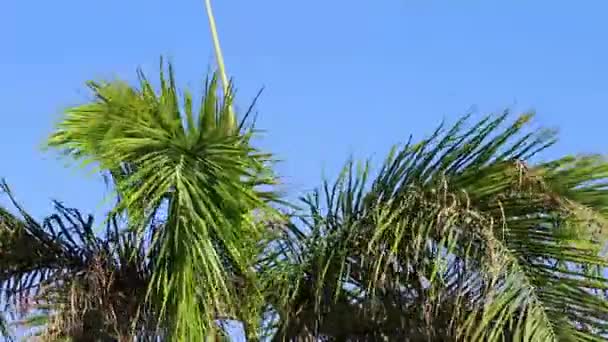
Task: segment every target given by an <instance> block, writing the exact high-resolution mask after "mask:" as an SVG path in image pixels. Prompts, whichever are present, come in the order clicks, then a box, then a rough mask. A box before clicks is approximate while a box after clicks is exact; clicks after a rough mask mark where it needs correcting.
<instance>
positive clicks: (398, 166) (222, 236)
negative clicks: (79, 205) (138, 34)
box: [0, 65, 608, 341]
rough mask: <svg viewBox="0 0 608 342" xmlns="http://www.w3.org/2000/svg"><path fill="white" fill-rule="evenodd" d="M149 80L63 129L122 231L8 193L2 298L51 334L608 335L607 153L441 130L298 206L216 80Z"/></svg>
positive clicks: (109, 95) (70, 116)
mask: <svg viewBox="0 0 608 342" xmlns="http://www.w3.org/2000/svg"><path fill="white" fill-rule="evenodd" d="M161 67H162V65H161ZM139 75H140V82H139V87H137V88H136V87H132V86H130V85H128V84H126V83H123V82H119V81H116V82H109V83H103V82H91V83H90V84H89V85H90V88H91V90H92V91H93V94H94V96H95V97H94V100H92V101H91V102H89V103H87V104H84V105H82V106H77V107H74V108H71V109H69V110H68V111H67V112H66V113H65V116H64V117H63V118H62V120H61V121H60V122H59V124H58V125H57V129H56V131H55V133H54V134H53V135H52V136H51V138H50V139H49V146H50V147H52V148H55V149H58V150H59V151H61V152H63V153H64V154H65V155H66V156H67V157H68V158H71V159H73V160H76V161H78V162H80V163H81V164H82V165H95V167H97V168H98V169H99V170H100V171H101V172H103V173H104V174H106V175H107V176H108V178H109V179H110V180H111V185H112V187H113V189H114V190H115V193H116V206H115V208H114V209H113V211H112V212H111V213H109V214H108V217H107V220H106V231H105V234H103V233H95V232H94V231H93V222H92V219H91V218H89V217H85V216H83V215H81V214H80V212H78V211H77V210H74V209H69V208H66V207H64V206H63V205H62V204H60V203H56V208H55V209H56V213H55V214H53V215H51V216H49V217H48V218H46V219H45V220H44V221H43V222H41V223H40V222H37V221H36V220H34V219H33V218H32V217H31V216H30V215H28V214H27V212H26V211H25V210H24V209H23V208H21V207H20V206H19V204H18V203H17V202H16V201H15V200H14V198H13V196H12V194H11V193H10V191H9V189H8V186H7V185H6V184H3V185H2V191H3V192H4V193H5V194H6V195H7V196H8V198H9V199H10V200H11V201H12V203H13V206H14V209H16V212H17V214H13V213H12V212H11V211H9V210H8V209H4V208H0V289H1V290H2V294H3V295H4V298H3V299H4V302H6V303H7V305H8V306H7V309H8V311H12V312H19V313H21V314H22V315H23V316H24V318H23V319H21V320H20V321H19V323H20V324H22V325H27V326H38V325H41V327H42V328H43V329H42V330H41V333H42V334H43V335H42V336H44V338H46V339H62V338H63V339H65V338H72V339H78V338H87V337H91V336H90V335H91V334H92V335H94V336H95V337H97V338H102V337H104V336H105V337H107V338H108V339H110V338H116V339H121V340H132V339H133V338H139V339H143V340H145V339H146V338H147V339H158V338H160V339H166V340H184V341H198V340H204V339H207V338H216V339H220V338H226V336H225V335H226V332H225V331H224V329H223V326H222V323H225V322H226V321H238V322H241V323H242V324H243V326H244V328H245V334H246V336H247V338H248V340H259V339H267V340H274V341H285V340H290V341H291V340H338V341H340V340H342V341H347V340H348V341H368V340H396V341H399V340H414V341H419V340H441V341H510V340H515V341H570V340H572V341H579V340H580V341H597V340H604V339H606V337H607V336H608V300H607V298H606V294H607V293H608V292H606V291H607V290H608V279H607V278H606V271H607V270H606V268H607V266H608V265H607V263H608V261H607V260H606V256H605V254H604V252H605V250H604V247H605V244H606V237H607V234H608V231H607V228H608V225H607V221H606V220H607V218H608V217H607V216H608V183H607V180H608V162H607V161H606V159H605V158H603V157H601V156H596V155H582V156H566V157H563V158H559V159H556V160H549V161H545V162H537V163H534V162H532V160H536V159H537V158H536V156H538V155H539V153H541V152H542V151H543V150H544V149H546V148H548V147H550V146H551V145H552V144H553V143H554V142H555V134H554V133H553V132H551V131H546V130H538V131H529V130H528V129H527V124H528V122H529V121H530V119H531V118H532V115H522V116H520V117H519V118H517V119H516V120H514V121H513V122H511V123H509V122H508V118H509V115H508V114H507V113H505V114H503V115H499V116H489V117H486V118H483V119H482V120H479V121H477V122H470V120H469V118H468V117H465V118H462V119H461V120H459V121H458V122H456V124H455V125H453V126H445V125H443V124H442V125H441V126H440V127H438V128H437V130H436V131H435V132H433V134H431V135H430V136H429V137H428V138H426V139H424V140H422V141H421V142H419V143H412V142H411V140H410V142H409V143H408V144H406V145H405V146H402V147H398V148H395V149H393V150H392V151H391V153H390V154H389V156H388V157H387V159H386V160H385V162H384V163H383V164H382V166H381V168H380V169H379V170H378V171H377V172H372V171H371V167H370V163H361V164H358V163H356V162H354V161H350V162H348V163H347V165H346V167H345V168H344V171H343V173H342V174H341V175H340V176H339V177H338V179H337V180H336V181H335V182H333V183H330V182H325V183H324V184H323V185H322V186H321V187H320V188H319V189H318V190H316V191H314V192H312V193H311V194H308V195H307V196H305V197H303V198H302V205H303V207H304V209H303V210H299V211H296V212H295V213H292V214H290V215H284V214H279V213H278V210H276V209H274V207H276V206H275V205H273V203H276V201H277V200H278V199H277V195H276V194H274V193H273V192H272V191H268V190H269V189H270V190H272V185H273V184H274V183H275V178H274V176H273V174H272V170H271V169H270V163H271V156H270V155H268V154H265V153H263V152H261V151H259V150H257V149H256V148H254V147H253V146H252V143H251V140H252V137H254V134H255V131H254V130H253V129H252V128H251V127H245V119H243V120H242V121H241V123H240V124H239V125H238V126H237V125H236V124H235V120H234V117H233V114H232V111H231V102H232V97H231V96H230V95H227V96H224V97H219V96H218V95H217V91H218V89H217V80H216V78H215V77H212V78H210V79H207V81H206V83H205V85H206V87H205V91H204V94H203V96H202V99H201V101H200V106H199V107H198V108H195V107H196V106H194V105H193V103H194V99H193V96H192V95H191V94H190V93H189V92H184V93H183V95H182V96H181V97H180V96H178V90H177V88H176V85H175V79H174V75H173V70H172V68H171V66H169V67H168V73H167V74H165V73H163V72H161V75H160V85H159V88H160V89H159V90H158V91H156V90H155V88H154V87H153V86H152V84H151V83H150V82H149V81H148V80H147V79H146V78H145V77H144V75H143V74H142V73H140V74H139ZM246 117H247V114H246V115H245V118H246ZM24 303H29V304H30V305H29V306H28V305H26V306H25V308H24V305H23V304H24ZM87 332H88V333H89V336H87V335H86V334H87Z"/></svg>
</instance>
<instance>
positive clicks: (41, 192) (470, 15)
mask: <svg viewBox="0 0 608 342" xmlns="http://www.w3.org/2000/svg"><path fill="white" fill-rule="evenodd" d="M215 11H216V17H217V20H218V25H219V31H220V36H221V39H222V44H223V49H224V53H225V58H226V63H227V67H228V71H229V73H230V74H231V76H233V77H234V79H235V81H236V86H237V88H238V103H239V104H240V106H241V107H246V106H247V105H248V104H249V101H250V100H251V98H252V97H253V96H254V94H255V93H256V92H257V91H258V90H259V89H260V88H261V87H262V86H265V92H264V95H263V97H262V98H261V100H260V102H259V106H258V110H259V114H260V120H259V127H260V128H264V129H266V130H267V134H266V137H265V140H264V146H265V147H268V148H269V149H271V150H272V151H273V152H274V153H276V154H277V156H278V157H279V158H281V159H283V160H284V162H282V163H281V164H280V165H279V172H280V174H281V176H282V177H283V180H284V182H285V184H286V190H287V191H289V192H291V193H296V192H298V191H303V190H306V189H309V188H311V187H313V186H315V185H316V184H318V181H319V180H320V179H321V176H322V172H323V170H325V172H326V174H328V175H333V174H335V172H336V170H337V169H338V168H339V167H340V166H341V165H342V163H343V162H344V160H345V159H346V158H347V157H348V156H349V154H351V153H355V155H356V156H358V157H368V156H375V158H376V160H378V159H380V158H381V157H383V156H384V154H385V153H386V151H387V150H388V149H389V147H390V146H391V145H392V144H394V143H398V142H401V141H403V140H405V139H407V136H408V134H410V133H414V134H415V136H416V137H421V136H422V135H424V134H427V133H429V132H430V130H431V129H432V128H434V127H435V126H436V125H437V124H438V123H439V122H440V120H441V119H443V118H446V119H448V120H454V119H455V118H456V117H457V116H458V115H459V114H462V113H465V112H467V111H468V110H469V109H470V108H471V107H474V108H476V109H477V111H478V112H479V113H489V112H498V111H501V110H503V109H504V108H506V107H510V108H513V109H514V110H516V111H524V110H529V109H535V110H536V111H537V112H538V117H537V118H536V123H537V124H542V125H546V126H550V127H558V128H560V130H561V142H560V144H559V145H558V146H557V147H556V148H554V149H553V150H552V152H551V155H557V154H561V153H575V152H601V153H604V152H606V146H607V144H606V142H608V139H607V134H606V128H607V126H608V113H607V109H606V107H607V106H606V100H608V45H607V38H608V21H606V19H605V18H606V13H608V2H606V1H605V0H595V1H591V0H588V1H582V2H572V1H549V0H534V1H523V0H519V1H516V0H509V1H507V0H505V1H490V0H486V1H481V0H479V1H468V0H460V1H429V0H426V1H423V0H415V1H414V0H384V1H353V0H350V1H344V0H331V1H328V0H324V1H323V0H308V1H285V0H283V1H278V0H274V1H270V0H266V1H262V0H259V1H237V0H216V1H215ZM0 32H1V33H0V37H1V40H0V42H1V43H2V53H1V54H0V72H1V73H0V74H1V75H2V86H1V89H2V91H1V92H0V99H1V103H2V107H1V109H0V110H1V111H2V113H1V114H0V115H1V118H2V120H1V121H0V122H1V125H2V126H1V130H0V133H1V134H0V148H1V151H2V153H3V155H2V158H3V161H2V163H1V164H0V176H4V177H6V178H7V179H8V181H9V182H10V184H12V186H13V188H14V191H15V192H16V194H17V195H18V197H19V198H20V199H21V200H22V201H23V202H24V203H25V204H26V205H27V207H28V208H29V209H30V210H31V211H32V212H33V213H34V214H36V215H38V216H41V215H43V214H46V213H47V212H48V209H49V199H50V198H57V199H61V200H64V201H65V202H67V204H69V205H73V206H76V207H78V208H81V209H85V210H87V209H88V210H91V211H98V210H99V203H100V200H101V198H102V196H103V193H104V187H103V184H102V183H101V181H100V179H99V178H98V177H96V176H91V175H89V176H87V175H85V174H84V173H83V172H81V171H78V170H74V169H73V168H65V167H64V164H63V163H62V162H60V161H58V160H56V159H55V158H54V157H53V156H51V155H48V154H44V153H42V152H41V151H40V149H39V146H40V145H41V143H42V142H43V139H44V137H45V136H46V135H47V134H48V133H50V132H51V129H52V124H53V122H54V120H56V118H57V116H58V114H59V113H60V112H61V110H62V108H65V107H66V106H69V105H73V104H78V103H80V102H82V101H84V100H86V99H87V92H86V90H85V88H84V82H85V81H86V80H88V79H91V78H100V77H101V78H109V77H121V78H126V79H134V76H135V69H136V67H138V66H142V67H143V68H144V70H145V71H147V72H148V73H150V74H151V75H154V74H155V73H156V72H157V66H158V60H159V56H160V55H161V54H163V55H166V56H168V57H170V58H171V59H172V60H173V61H174V63H175V65H176V69H177V75H178V79H179V80H180V82H181V84H182V85H185V86H190V87H192V88H194V89H200V87H201V82H200V81H201V80H202V79H203V77H204V76H205V75H206V72H207V70H209V67H210V66H212V64H213V53H212V46H211V43H210V39H209V33H208V29H207V22H206V17H205V15H204V12H203V1H202V0H174V1H168V0H164V1H160V0H145V1H144V0H128V1H125V0H104V1H99V0H88V1H82V0H56V1H31V0H5V1H3V2H2V5H0Z"/></svg>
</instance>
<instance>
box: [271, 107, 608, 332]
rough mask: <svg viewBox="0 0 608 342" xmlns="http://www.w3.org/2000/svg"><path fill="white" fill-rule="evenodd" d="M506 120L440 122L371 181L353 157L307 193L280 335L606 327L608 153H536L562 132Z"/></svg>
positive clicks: (292, 255)
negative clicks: (551, 156) (331, 179)
mask: <svg viewBox="0 0 608 342" xmlns="http://www.w3.org/2000/svg"><path fill="white" fill-rule="evenodd" d="M506 119H507V114H506V113H505V114H504V115H501V116H498V117H495V118H492V117H487V118H485V119H483V120H481V121H479V122H477V123H475V124H474V125H472V127H468V128H466V129H465V124H466V122H467V120H466V118H464V119H462V120H460V121H458V122H457V123H456V124H455V125H454V126H453V127H451V128H449V129H445V130H444V129H443V126H441V127H439V128H438V129H437V130H436V131H435V132H434V133H433V134H432V135H431V136H430V137H429V138H428V139H425V140H423V141H422V142H420V143H418V144H411V143H408V144H407V145H406V146H405V147H403V148H401V149H397V150H394V151H393V152H392V153H391V154H390V156H389V157H388V159H387V160H386V162H385V164H384V165H383V167H382V168H381V170H380V171H379V173H378V174H377V175H375V177H374V179H373V180H372V181H371V182H368V181H367V179H368V177H369V172H368V169H367V167H366V166H365V165H363V166H362V167H360V168H359V171H356V170H355V169H354V167H355V165H354V163H352V162H350V163H348V164H347V167H346V168H345V172H344V173H343V174H342V176H341V177H339V178H338V180H337V181H336V182H335V183H333V184H329V183H325V184H324V185H323V187H322V188H321V189H320V190H318V191H316V192H314V193H313V194H312V195H310V196H307V197H305V198H304V202H305V203H306V205H307V206H308V211H307V215H306V216H303V219H302V224H300V226H301V227H304V228H305V229H304V231H305V232H307V233H306V234H304V233H303V234H301V235H300V237H299V238H298V242H297V245H298V248H292V249H290V250H289V252H285V256H284V257H283V259H284V260H290V263H291V265H292V267H291V269H292V273H291V274H290V277H288V279H289V282H290V283H291V284H294V285H292V287H291V288H292V290H291V291H290V292H289V293H290V297H289V298H290V300H289V301H288V304H287V305H282V306H278V307H279V308H280V309H279V310H277V312H276V313H277V318H275V320H274V323H275V325H274V328H275V329H276V331H278V333H277V334H275V336H274V340H276V341H282V340H318V339H323V340H338V341H341V340H349V341H369V340H390V341H404V340H406V341H407V340H409V341H452V340H453V341H462V340H464V341H503V340H505V341H510V340H514V341H597V340H604V339H607V338H608V301H607V300H606V292H605V291H606V289H608V279H607V278H606V266H607V261H606V257H605V255H604V254H602V253H601V252H602V248H603V247H604V246H605V242H606V233H607V228H608V225H607V224H606V223H607V222H606V215H607V214H608V188H607V185H608V182H607V178H608V163H607V162H606V160H605V159H603V158H601V157H599V156H593V155H589V156H579V157H570V156H568V157H564V158H561V159H558V160H551V161H549V162H544V163H537V164H530V163H529V160H530V158H532V157H534V156H535V155H537V154H538V153H539V152H541V151H543V150H544V149H545V148H547V147H549V146H550V145H552V144H553V143H554V141H555V139H554V137H555V136H554V134H553V133H551V132H548V131H536V132H526V131H525V130H524V129H525V124H526V123H527V122H528V120H529V119H530V116H529V115H524V116H521V117H519V119H518V120H516V121H515V122H514V123H513V124H511V125H510V126H507V127H506V128H504V129H503V128H501V125H502V124H503V123H504V122H505V120H506ZM522 132H523V133H522ZM286 251H288V250H287V249H286ZM295 284H297V286H295ZM277 300H278V299H277Z"/></svg>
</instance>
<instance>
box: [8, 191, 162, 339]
mask: <svg viewBox="0 0 608 342" xmlns="http://www.w3.org/2000/svg"><path fill="white" fill-rule="evenodd" d="M0 186H1V189H2V191H3V193H4V194H6V195H7V196H8V198H9V199H10V201H11V202H12V203H13V204H14V207H15V209H16V211H17V213H18V214H17V215H15V214H13V213H11V212H10V211H9V210H7V209H4V208H2V210H0V291H1V293H2V294H3V298H2V302H3V303H4V304H5V305H6V309H9V311H10V312H12V313H13V314H15V316H17V318H18V319H17V320H16V321H15V324H16V325H18V326H21V327H27V328H37V329H36V330H38V332H39V333H41V334H42V335H43V336H46V338H47V339H48V338H51V337H53V338H58V337H61V336H67V337H70V336H71V337H74V336H77V335H78V334H80V333H89V334H91V333H93V334H95V331H93V330H91V329H86V328H85V327H86V326H87V325H90V324H91V323H92V322H93V321H95V324H98V325H99V326H100V327H102V330H103V332H104V333H109V334H110V335H112V336H148V335H151V336H158V332H157V330H156V325H157V321H156V319H155V317H156V314H157V312H156V311H154V308H153V307H151V306H146V305H144V298H145V295H146V291H147V285H148V283H149V279H150V275H151V270H150V269H151V267H152V266H153V264H152V263H151V262H150V260H149V259H147V258H146V254H145V249H144V245H143V244H140V239H139V238H138V237H137V235H136V233H134V232H128V231H125V230H124V228H122V227H121V226H122V225H123V223H121V222H120V221H121V220H120V217H119V216H117V215H111V216H110V218H109V219H108V222H107V225H106V229H105V231H104V232H103V234H102V233H100V234H97V233H95V232H94V230H93V227H94V226H93V218H92V217H91V216H85V215H82V214H81V213H80V212H79V211H78V210H75V209H72V208H67V207H65V206H63V205H62V204H61V203H58V202H55V203H54V205H55V213H54V214H52V215H50V216H48V217H47V218H45V219H44V220H43V221H42V222H38V221H37V220H35V219H34V218H32V217H31V216H30V215H29V214H28V213H27V212H26V211H25V209H24V208H22V207H21V206H20V205H19V204H18V203H17V202H16V200H15V198H14V196H13V195H12V193H11V192H10V189H9V188H8V186H7V185H6V183H2V184H1V185H0ZM152 225H153V226H154V224H152ZM147 244H148V245H149V242H148V243H147ZM95 312H101V313H102V317H101V318H95V319H93V318H91V317H92V316H91V315H92V314H93V313H95ZM87 317H89V318H87ZM97 335H99V334H97ZM99 336H101V335H99Z"/></svg>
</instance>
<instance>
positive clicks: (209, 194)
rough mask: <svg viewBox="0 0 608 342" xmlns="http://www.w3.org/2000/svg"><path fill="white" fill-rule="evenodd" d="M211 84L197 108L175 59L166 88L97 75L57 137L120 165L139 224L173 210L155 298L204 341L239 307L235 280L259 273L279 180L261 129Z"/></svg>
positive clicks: (84, 156) (75, 150)
mask: <svg viewBox="0 0 608 342" xmlns="http://www.w3.org/2000/svg"><path fill="white" fill-rule="evenodd" d="M161 67H162V66H161ZM206 85H207V86H206V89H205V93H204V94H203V97H202V101H201V106H200V110H199V111H198V115H197V114H195V109H194V105H193V99H192V96H191V95H190V94H189V93H187V92H186V93H184V96H183V99H180V97H179V96H178V90H177V88H176V85H175V79H174V74H173V70H172V68H171V66H169V72H168V77H166V75H165V74H164V73H162V72H161V77H160V91H159V92H158V93H157V92H155V90H154V88H153V87H152V85H151V84H150V82H149V81H148V80H147V79H146V78H145V77H144V76H143V74H141V73H140V86H139V88H133V87H131V86H129V85H127V84H125V83H121V82H112V83H94V82H93V83H90V87H91V90H92V91H93V93H94V94H95V100H94V101H93V102H91V103H88V104H85V105H82V106H78V107H74V108H71V109H69V110H68V111H67V112H66V114H65V116H64V118H63V119H62V121H61V122H60V123H59V124H58V126H57V130H56V132H55V133H54V134H53V136H52V137H51V138H50V140H49V145H50V146H51V147H55V148H57V149H59V150H61V151H63V152H65V153H67V154H68V155H70V156H71V157H73V158H75V159H77V160H80V161H82V162H83V163H85V164H86V163H96V164H98V165H99V166H100V168H101V169H102V170H107V171H109V172H111V174H112V176H113V179H114V182H115V188H116V191H117V194H118V196H119V198H120V202H119V205H118V207H117V211H122V210H125V211H126V212H127V214H128V219H129V224H130V225H132V226H133V227H140V228H139V233H141V234H144V233H145V230H146V229H147V222H148V221H149V219H150V217H152V216H154V215H158V214H159V213H164V214H165V215H166V223H165V224H164V226H163V227H162V228H161V229H160V230H159V231H158V233H157V235H156V238H155V239H154V241H153V250H155V251H156V254H155V256H154V258H155V262H154V270H153V275H152V279H151V283H150V287H149V295H150V297H149V299H150V302H151V303H153V305H157V306H158V307H159V308H160V310H161V317H160V319H161V321H162V322H164V323H165V324H168V325H169V326H170V335H171V336H172V338H176V339H183V340H202V339H203V338H204V336H205V335H206V334H209V333H211V332H212V330H214V329H216V325H215V323H214V319H215V317H217V316H231V315H233V314H234V312H237V311H238V308H237V305H236V303H235V298H236V296H235V293H236V291H237V290H238V289H237V288H236V287H235V284H234V282H233V281H232V279H234V274H240V275H246V274H251V273H252V269H251V267H252V265H253V263H254V261H255V257H256V254H257V248H256V247H255V246H256V243H257V241H258V240H259V239H260V236H262V235H263V234H264V231H263V229H262V228H261V226H260V225H259V224H258V221H259V219H260V218H261V217H264V216H265V215H268V214H272V213H273V210H272V209H271V208H270V207H269V203H268V201H269V200H271V199H272V198H273V194H272V193H269V192H264V189H260V186H264V185H270V184H272V183H273V182H274V180H273V176H272V174H271V172H270V169H269V168H268V163H269V162H270V156H269V155H268V154H265V153H262V152H260V151H258V150H257V149H255V148H254V147H252V145H251V142H250V140H251V137H252V135H253V133H254V132H253V131H251V130H248V129H247V130H246V129H242V130H241V131H239V130H238V127H242V126H241V125H240V126H236V124H235V123H234V121H233V120H232V119H231V112H230V105H231V102H232V97H231V96H230V95H229V94H228V95H226V96H224V97H223V98H219V97H218V95H217V91H216V88H217V80H216V78H215V77H213V78H211V79H209V80H208V81H207V83H206ZM142 227H143V228H142Z"/></svg>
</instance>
